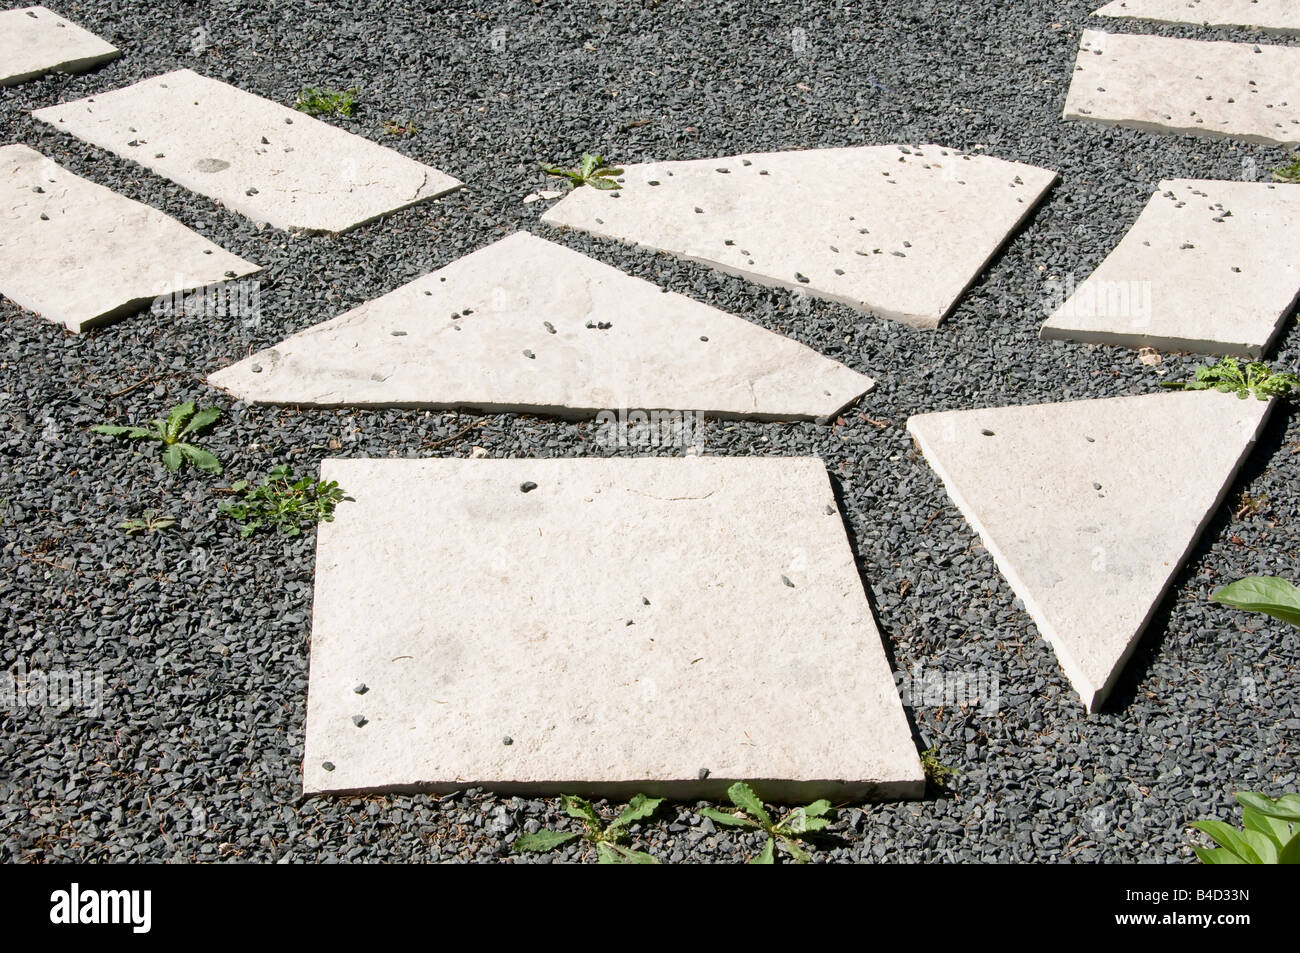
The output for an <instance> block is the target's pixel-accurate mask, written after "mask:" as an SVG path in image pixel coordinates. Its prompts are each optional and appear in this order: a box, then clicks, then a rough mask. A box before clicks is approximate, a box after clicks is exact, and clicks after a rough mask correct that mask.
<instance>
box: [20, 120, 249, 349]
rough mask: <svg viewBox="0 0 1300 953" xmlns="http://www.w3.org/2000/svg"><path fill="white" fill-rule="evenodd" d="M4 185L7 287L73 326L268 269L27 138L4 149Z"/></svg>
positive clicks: (51, 316)
mask: <svg viewBox="0 0 1300 953" xmlns="http://www.w3.org/2000/svg"><path fill="white" fill-rule="evenodd" d="M0 192H3V201H0V293H3V294H4V295H5V297H7V298H10V299H12V300H13V301H14V302H15V303H16V304H18V305H20V306H21V307H24V308H27V309H28V310H30V311H35V312H37V313H39V314H40V315H41V316H42V317H44V318H47V319H49V320H50V321H55V322H57V323H59V324H62V325H64V326H65V327H67V328H68V329H69V330H70V331H84V330H85V329H86V328H89V327H92V326H93V325H97V324H103V323H105V322H107V321H111V320H112V319H114V318H117V317H120V316H122V315H124V314H127V313H130V312H132V311H135V310H138V309H139V308H140V307H142V306H143V305H145V304H147V303H149V302H150V301H152V300H153V299H154V298H156V297H158V296H160V295H166V294H171V293H173V292H179V291H186V290H190V289H197V288H206V287H209V286H211V285H215V284H220V283H221V282H223V281H225V280H227V279H228V278H231V277H235V278H241V277H243V276H245V275H250V274H252V273H253V272H255V271H258V270H259V268H260V266H259V265H255V264H253V263H252V262H248V261H244V259H242V258H239V257H237V256H235V255H232V254H230V253H229V252H227V251H224V250H222V249H221V248H220V247H219V246H217V245H214V244H212V242H210V241H208V240H207V239H206V238H204V237H203V236H202V235H199V234H197V233H195V232H192V231H190V230H189V229H188V228H186V227H185V226H184V225H182V224H181V223H180V222H178V221H176V220H175V219H174V218H169V217H168V216H166V215H164V214H163V213H162V212H159V211H157V210H156V209H152V208H150V207H149V206H147V205H143V204H141V203H140V202H135V201H133V200H131V199H128V198H126V197H125V196H122V195H118V194H117V193H116V192H114V191H112V190H111V189H106V188H104V187H103V186H101V185H96V184H94V183H93V182H87V181H86V180H85V179H82V178H80V177H78V176H75V175H73V174H72V173H71V172H68V171H67V170H66V169H64V168H63V167H62V166H60V165H58V164H57V163H55V162H53V161H51V160H50V159H47V158H45V157H44V156H43V155H41V154H40V153H39V152H36V151H34V150H32V149H29V148H28V147H27V146H24V145H10V146H4V147H0Z"/></svg>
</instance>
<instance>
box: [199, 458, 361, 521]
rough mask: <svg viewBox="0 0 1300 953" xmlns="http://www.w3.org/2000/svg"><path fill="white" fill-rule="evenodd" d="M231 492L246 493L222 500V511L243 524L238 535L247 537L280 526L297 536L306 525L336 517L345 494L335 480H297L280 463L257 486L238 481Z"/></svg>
mask: <svg viewBox="0 0 1300 953" xmlns="http://www.w3.org/2000/svg"><path fill="white" fill-rule="evenodd" d="M230 492H232V493H236V494H243V497H242V499H238V500H236V501H234V502H232V503H222V504H221V506H220V507H219V509H220V510H221V512H222V514H223V515H225V516H228V517H230V518H231V519H233V520H235V521H236V522H238V523H239V524H240V526H239V536H240V538H241V539H247V538H248V537H249V536H252V535H253V534H254V533H256V532H257V531H258V530H259V529H262V528H263V527H266V528H268V529H272V530H274V529H278V530H280V531H281V532H283V533H284V534H285V535H286V536H297V535H298V534H300V533H301V532H302V531H303V529H304V528H309V527H312V526H315V525H316V524H317V523H320V522H326V523H328V522H331V521H333V519H334V508H335V507H336V506H337V505H338V504H339V503H341V502H342V501H343V500H344V499H345V498H346V497H345V495H344V492H343V490H341V489H340V488H339V485H338V483H337V482H335V481H334V480H330V481H328V482H326V481H325V480H313V479H312V478H311V477H301V478H299V479H296V480H295V479H294V476H293V472H292V471H291V470H290V469H289V467H287V466H284V465H281V466H278V467H275V468H273V469H271V470H270V471H268V472H267V475H266V479H265V480H264V481H263V482H262V483H261V484H260V485H258V486H252V485H250V484H249V482H248V481H247V480H237V481H236V482H235V483H234V484H232V485H231V487H230Z"/></svg>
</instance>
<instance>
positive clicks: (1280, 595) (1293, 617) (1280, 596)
mask: <svg viewBox="0 0 1300 953" xmlns="http://www.w3.org/2000/svg"><path fill="white" fill-rule="evenodd" d="M1210 598H1211V599H1213V600H1214V601H1215V602H1221V603H1223V604H1224V605H1225V606H1232V607H1233V608H1235V609H1248V610H1250V611H1252V612H1263V613H1264V614H1265V615H1270V616H1272V617H1273V618H1275V619H1281V620H1283V621H1284V622H1290V623H1291V624H1292V625H1300V589H1297V588H1296V587H1295V586H1293V585H1291V583H1289V582H1287V581H1286V580H1285V579H1278V578H1277V577H1276V576H1247V577H1246V578H1245V579H1238V580H1237V581H1236V582H1233V583H1229V584H1228V585H1226V586H1224V587H1223V588H1222V589H1220V590H1219V591H1218V592H1216V593H1214V595H1212V596H1210Z"/></svg>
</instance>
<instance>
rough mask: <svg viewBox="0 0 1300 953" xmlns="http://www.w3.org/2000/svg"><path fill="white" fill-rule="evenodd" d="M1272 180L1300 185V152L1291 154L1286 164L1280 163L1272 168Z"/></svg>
mask: <svg viewBox="0 0 1300 953" xmlns="http://www.w3.org/2000/svg"><path fill="white" fill-rule="evenodd" d="M1273 181H1274V182H1290V183H1292V184H1293V185H1300V152H1297V153H1296V154H1295V155H1293V156H1292V157H1291V161H1290V162H1288V163H1287V164H1286V165H1280V166H1278V167H1277V168H1276V169H1274V170H1273Z"/></svg>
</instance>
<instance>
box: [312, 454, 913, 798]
mask: <svg viewBox="0 0 1300 953" xmlns="http://www.w3.org/2000/svg"><path fill="white" fill-rule="evenodd" d="M321 477H322V478H323V479H325V480H337V481H338V482H339V485H340V486H341V487H342V488H343V489H344V490H345V491H346V492H347V494H348V496H349V497H350V498H352V499H354V500H355V502H350V503H345V504H344V505H342V506H340V507H339V509H338V513H337V518H336V519H335V521H334V522H332V523H323V524H321V526H320V528H319V530H318V537H317V557H316V587H315V597H314V603H313V610H312V637H311V672H310V680H309V688H308V696H307V725H306V742H305V748H304V757H303V789H304V793H305V794H319V793H323V792H331V793H343V792H359V791H388V790H408V789H413V788H419V789H426V790H434V791H449V790H454V789H460V788H465V787H469V786H484V787H487V788H490V789H492V790H496V791H501V792H512V793H529V794H546V795H555V794H559V793H561V792H563V793H577V794H582V793H586V794H596V795H602V796H604V795H608V796H611V797H627V796H630V795H631V794H632V793H635V792H637V791H645V792H647V793H653V794H661V795H666V796H669V797H675V798H697V797H704V796H709V797H715V798H716V797H720V796H721V795H722V793H723V792H724V791H725V789H726V788H727V786H728V785H729V784H731V783H732V782H734V781H736V780H740V779H755V780H758V781H759V782H760V791H761V792H762V793H763V794H764V795H765V796H766V797H768V798H771V799H774V800H792V799H803V798H812V797H830V798H833V799H846V800H847V799H860V798H864V797H887V798H898V797H917V796H920V795H921V793H922V791H923V789H924V774H923V772H922V770H921V765H920V761H919V759H918V757H917V753H916V748H915V746H914V745H913V742H912V737H911V732H910V730H909V728H908V724H907V721H906V718H905V717H904V713H903V709H902V705H901V702H900V699H899V695H898V691H897V690H896V688H895V685H894V680H893V677H892V675H891V672H890V666H889V663H888V661H887V659H886V657H885V652H884V649H883V646H882V644H881V637H880V633H879V631H878V630H877V629H876V626H875V622H874V621H873V619H872V614H871V609H870V607H869V605H868V604H867V600H866V597H865V595H864V593H863V588H862V581H861V579H860V578H859V576H858V570H857V567H856V565H855V563H854V557H853V552H852V550H851V549H850V547H849V543H848V539H847V538H846V536H845V532H844V524H843V522H842V521H841V518H840V515H839V511H838V510H837V509H836V507H835V496H834V493H833V491H832V489H831V484H830V481H829V480H828V479H827V476H826V470H825V466H824V465H823V463H822V462H821V461H820V460H817V459H809V458H779V457H750V458H739V457H733V458H726V457H717V458H707V457H703V458H695V459H681V458H678V459H665V458H653V457H642V458H628V457H622V458H604V459H546V460H531V459H527V460H500V459H497V460H466V459H442V460H339V459H330V460H326V461H324V462H323V463H322V465H321ZM530 486H531V490H529V491H527V492H525V489H526V488H528V487H530ZM506 739H509V740H508V741H507V740H506Z"/></svg>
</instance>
